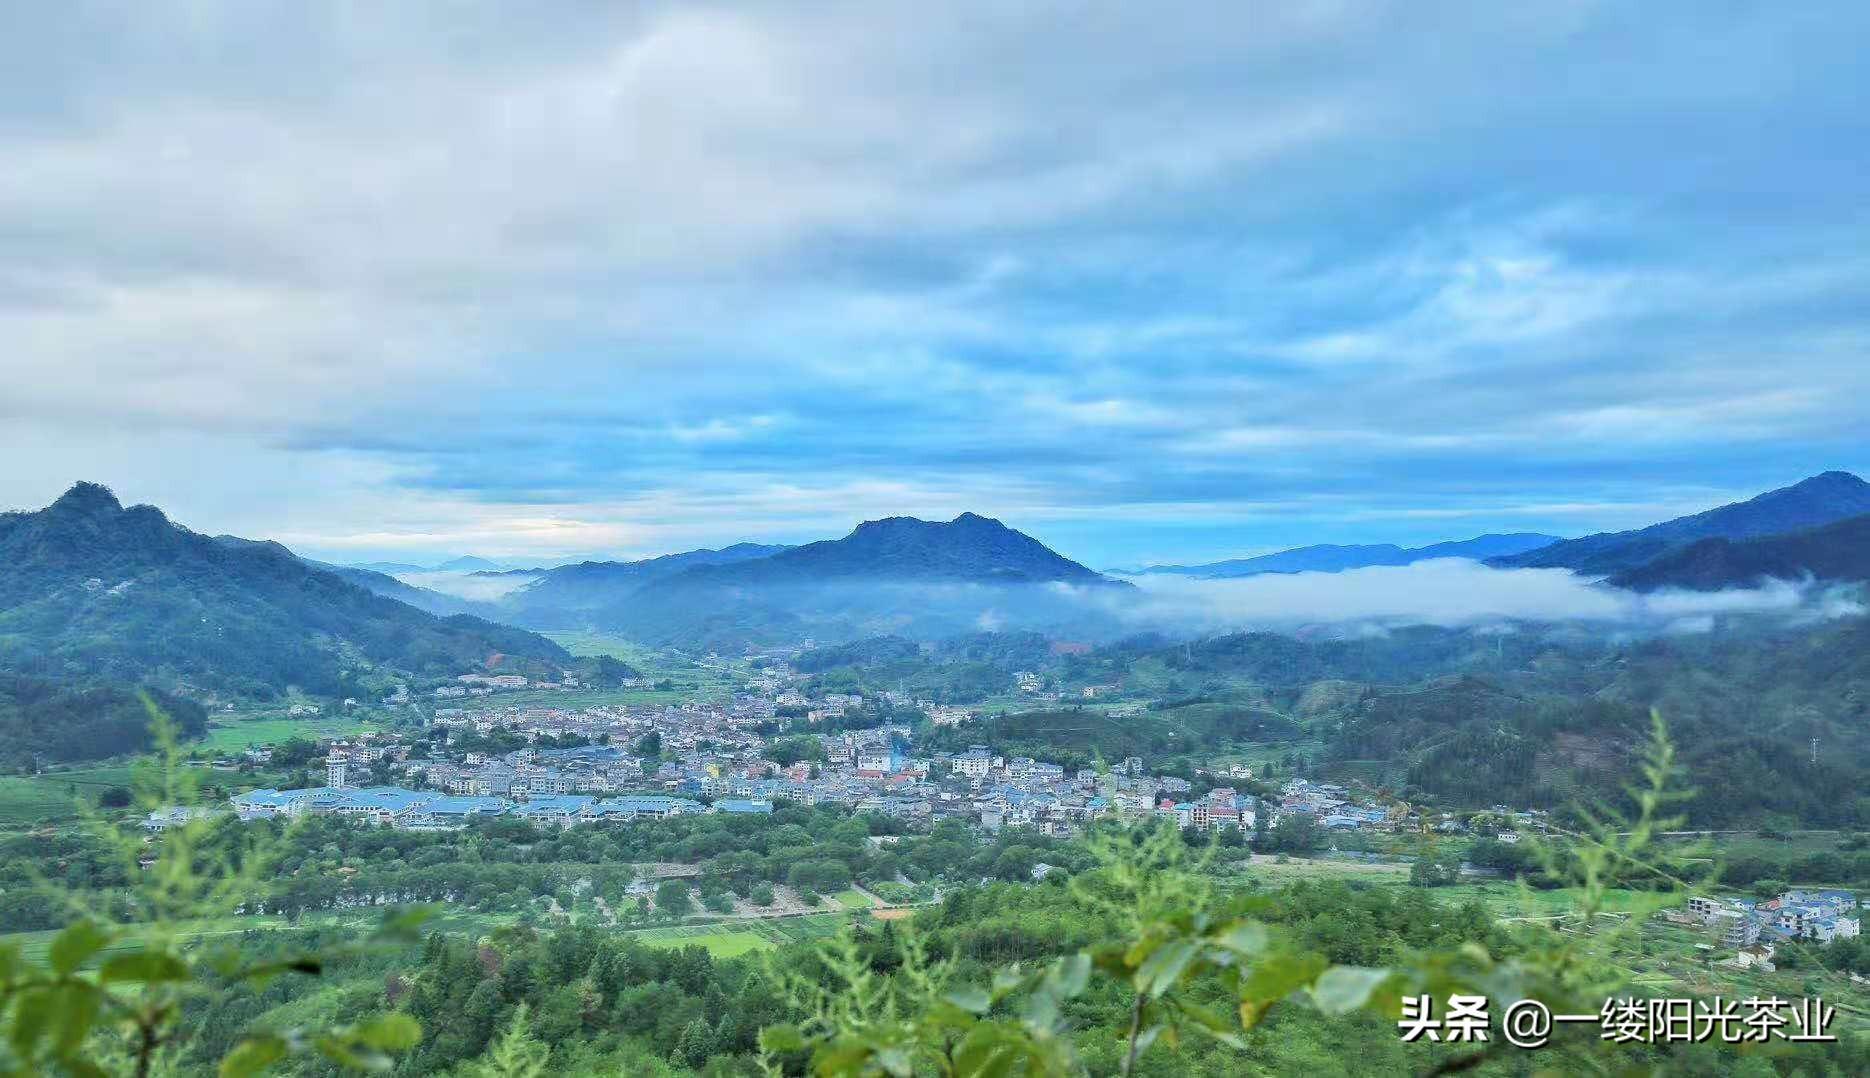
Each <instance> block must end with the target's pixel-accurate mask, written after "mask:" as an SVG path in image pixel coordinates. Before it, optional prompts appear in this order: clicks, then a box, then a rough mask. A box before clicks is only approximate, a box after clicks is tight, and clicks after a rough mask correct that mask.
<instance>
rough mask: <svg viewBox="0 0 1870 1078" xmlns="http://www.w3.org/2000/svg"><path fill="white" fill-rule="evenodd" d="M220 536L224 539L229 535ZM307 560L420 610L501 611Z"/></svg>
mask: <svg viewBox="0 0 1870 1078" xmlns="http://www.w3.org/2000/svg"><path fill="white" fill-rule="evenodd" d="M219 538H222V539H225V538H226V537H225V536H221V537H219ZM306 564H308V565H311V566H312V567H314V568H317V569H323V570H324V571H325V572H327V573H331V574H333V575H335V576H337V577H339V578H340V579H342V580H347V581H349V582H351V583H352V584H355V585H357V586H358V587H360V588H363V589H364V590H365V591H370V592H374V593H376V594H377V595H381V596H384V597H385V598H390V599H395V600H396V601H397V602H399V603H407V604H409V605H410V606H413V607H415V608H416V609H418V610H426V611H428V612H429V613H431V614H434V615H436V616H438V617H449V616H451V615H454V614H473V615H475V616H476V617H482V618H486V619H488V620H490V621H491V620H496V619H497V618H498V617H499V616H500V614H501V611H500V610H499V608H498V607H496V606H494V605H493V604H492V603H481V602H475V601H474V600H472V599H463V598H461V597H460V596H458V595H449V594H447V593H445V592H439V591H435V590H434V589H432V588H423V587H417V586H416V585H414V584H410V583H407V582H405V581H402V580H398V579H397V578H395V577H393V576H391V575H390V574H388V573H384V572H378V571H376V570H374V569H364V568H361V567H359V566H355V565H332V564H329V563H327V562H321V561H312V560H311V559H309V558H308V559H306Z"/></svg>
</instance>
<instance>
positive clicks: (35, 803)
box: [0, 776, 78, 827]
mask: <svg viewBox="0 0 1870 1078" xmlns="http://www.w3.org/2000/svg"><path fill="white" fill-rule="evenodd" d="M76 815H78V802H77V799H76V798H74V797H73V796H72V795H71V794H69V793H67V792H66V791H65V789H64V787H62V786H57V785H53V784H50V783H47V782H45V781H44V780H42V779H38V778H16V777H13V776H7V777H5V778H0V826H6V827H34V826H37V825H39V824H42V823H53V822H55V821H59V820H69V819H71V818H72V817H74V816H76Z"/></svg>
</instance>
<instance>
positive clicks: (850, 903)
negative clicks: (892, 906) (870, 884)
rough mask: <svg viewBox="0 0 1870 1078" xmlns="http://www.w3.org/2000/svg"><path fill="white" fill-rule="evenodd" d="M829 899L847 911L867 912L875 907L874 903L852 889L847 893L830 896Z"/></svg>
mask: <svg viewBox="0 0 1870 1078" xmlns="http://www.w3.org/2000/svg"><path fill="white" fill-rule="evenodd" d="M831 897H832V899H833V901H835V902H837V904H838V905H840V906H843V907H844V908H845V909H847V910H867V909H869V908H870V907H872V906H874V905H876V903H874V902H872V901H870V899H868V898H866V897H865V896H864V895H863V894H862V893H860V892H859V891H858V890H857V889H856V888H854V887H853V888H852V889H850V890H848V891H842V892H840V893H838V894H835V895H832V896H831Z"/></svg>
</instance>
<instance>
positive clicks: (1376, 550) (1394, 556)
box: [1143, 532, 1562, 578]
mask: <svg viewBox="0 0 1870 1078" xmlns="http://www.w3.org/2000/svg"><path fill="white" fill-rule="evenodd" d="M1561 541H1562V540H1560V539H1559V538H1558V536H1556V535H1540V534H1538V533H1536V532H1513V533H1509V534H1505V535H1477V536H1475V537H1474V538H1472V539H1457V540H1452V541H1449V542H1445V543H1433V544H1430V545H1428V546H1420V547H1400V546H1397V545H1396V544H1394V543H1375V544H1366V545H1354V546H1337V545H1333V544H1330V543H1321V544H1317V545H1315V546H1302V547H1294V548H1293V549H1291V550H1281V551H1279V552H1278V553H1275V554H1262V555H1260V556H1259V557H1256V558H1232V559H1229V560H1227V561H1217V562H1210V563H1208V564H1206V565H1153V566H1150V567H1149V568H1148V569H1145V570H1143V571H1144V572H1146V573H1167V574H1172V575H1175V576H1198V577H1215V578H1219V577H1242V576H1258V575H1260V574H1261V573H1314V572H1315V573H1338V572H1343V571H1344V570H1346V569H1362V568H1365V567H1367V566H1372V565H1408V564H1411V563H1412V562H1418V561H1427V560H1429V559H1430V558H1474V559H1485V558H1495V557H1503V556H1507V555H1512V554H1522V553H1525V552H1527V551H1530V550H1537V549H1538V548H1540V547H1544V546H1550V545H1551V544H1553V543H1557V542H1561Z"/></svg>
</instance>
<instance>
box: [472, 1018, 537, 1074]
mask: <svg viewBox="0 0 1870 1078" xmlns="http://www.w3.org/2000/svg"><path fill="white" fill-rule="evenodd" d="M551 1054H552V1053H551V1049H549V1048H547V1047H546V1046H545V1044H544V1043H542V1042H541V1041H540V1040H539V1038H537V1037H535V1036H533V1035H532V1023H531V1021H530V1019H529V1018H528V1016H527V1013H526V1005H525V1004H524V1003H522V1004H520V1005H519V1006H518V1007H517V1008H515V1009H514V1011H513V1020H512V1021H511V1022H508V1023H507V1027H506V1032H505V1033H502V1034H501V1035H500V1039H499V1040H497V1041H495V1042H493V1044H492V1045H490V1046H489V1047H488V1049H487V1056H486V1058H485V1059H482V1060H480V1061H478V1062H476V1063H475V1064H474V1065H473V1066H471V1067H469V1068H468V1069H467V1073H468V1074H469V1075H471V1076H472V1078H543V1075H544V1074H545V1073H546V1065H547V1063H548V1062H549V1060H550V1057H551Z"/></svg>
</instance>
